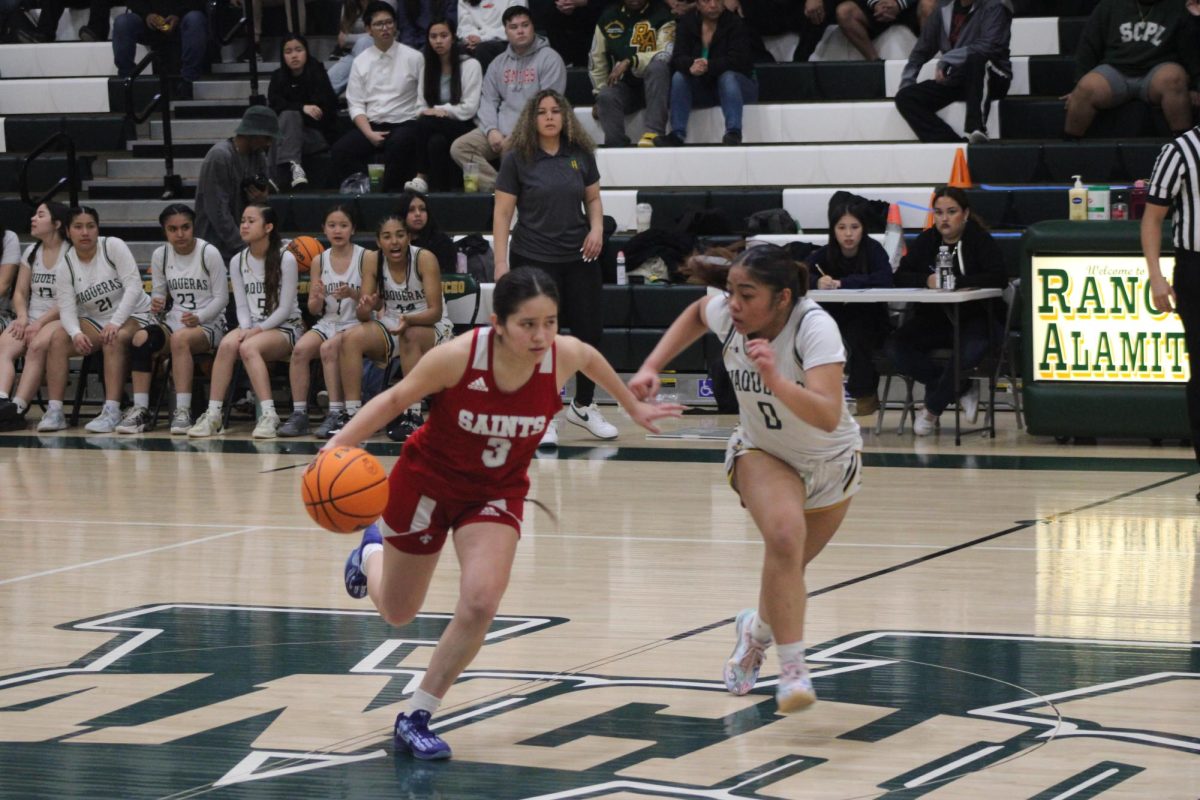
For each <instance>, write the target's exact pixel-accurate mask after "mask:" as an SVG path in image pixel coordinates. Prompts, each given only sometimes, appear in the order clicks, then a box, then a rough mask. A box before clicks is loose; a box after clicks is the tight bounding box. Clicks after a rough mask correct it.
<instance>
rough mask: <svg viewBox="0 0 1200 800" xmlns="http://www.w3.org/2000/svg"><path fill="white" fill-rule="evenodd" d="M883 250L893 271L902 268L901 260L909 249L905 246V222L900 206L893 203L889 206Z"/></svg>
mask: <svg viewBox="0 0 1200 800" xmlns="http://www.w3.org/2000/svg"><path fill="white" fill-rule="evenodd" d="M883 249H884V250H885V251H886V252H887V254H888V259H889V260H890V261H891V264H892V271H893V272H894V271H895V270H896V267H898V266H900V259H901V257H902V256H904V255H905V254H906V253H908V248H907V247H906V246H905V244H904V220H903V219H902V218H901V216H900V206H898V205H896V204H895V203H892V204H891V205H890V206H888V213H887V228H886V230H885V232H884V235H883Z"/></svg>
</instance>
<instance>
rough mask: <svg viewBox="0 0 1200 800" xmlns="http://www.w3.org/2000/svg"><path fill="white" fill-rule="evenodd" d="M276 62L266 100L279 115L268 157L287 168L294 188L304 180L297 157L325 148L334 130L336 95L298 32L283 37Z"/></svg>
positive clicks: (301, 184) (275, 163) (278, 165)
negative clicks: (277, 65)
mask: <svg viewBox="0 0 1200 800" xmlns="http://www.w3.org/2000/svg"><path fill="white" fill-rule="evenodd" d="M279 62H280V63H279V68H278V69H276V70H275V72H274V73H273V74H272V75H271V84H270V86H269V87H268V88H267V102H268V103H269V104H270V106H271V108H272V109H274V111H275V113H276V114H277V115H278V116H279V139H278V141H276V143H275V147H274V153H273V154H272V156H271V159H270V161H271V163H272V164H273V165H275V166H276V167H284V168H286V169H287V170H288V171H289V177H290V179H291V185H292V188H293V189H295V188H296V187H298V186H303V185H304V184H306V183H308V175H306V174H305V172H304V167H303V166H302V165H301V163H300V162H301V159H302V158H303V157H304V156H306V155H311V154H313V153H322V152H324V151H326V150H328V149H329V140H330V138H332V136H333V134H334V133H335V132H336V130H337V114H338V107H337V95H335V94H334V93H333V86H331V85H330V83H329V75H327V74H326V72H325V70H324V68H322V67H321V65H320V63H318V62H317V61H316V60H315V59H312V58H309V52H308V40H307V39H305V38H304V37H303V36H301V35H300V34H298V33H291V34H288V35H286V36H284V37H283V42H282V43H281V44H280V45H279Z"/></svg>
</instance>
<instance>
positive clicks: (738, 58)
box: [654, 0, 758, 147]
mask: <svg viewBox="0 0 1200 800" xmlns="http://www.w3.org/2000/svg"><path fill="white" fill-rule="evenodd" d="M754 50H755V43H754V33H753V32H752V31H751V30H750V29H749V28H748V27H747V26H746V23H744V22H743V21H742V18H741V17H739V16H738V15H737V14H735V13H733V12H732V11H728V10H726V9H725V8H724V7H723V6H722V5H721V0H697V3H696V10H695V11H693V12H691V13H689V14H686V15H685V16H683V17H681V18H680V19H679V23H678V26H677V27H676V29H675V48H674V51H673V52H672V54H671V68H672V69H673V70H674V74H673V75H672V76H671V112H670V114H671V125H670V127H671V130H670V132H669V133H668V134H667V135H666V136H659V137H658V138H657V139H655V140H654V144H655V145H656V146H660V147H678V146H680V145H682V144H683V143H684V142H685V141H687V125H688V117H689V116H691V113H692V107H693V106H695V107H696V108H708V107H710V106H715V105H718V104H719V105H720V106H721V113H722V114H723V115H724V117H725V136H724V138H723V139H722V140H721V142H722V144H727V145H739V144H741V143H742V109H743V107H744V106H745V104H746V103H753V102H755V101H756V100H758V82H757V81H756V80H755V78H754Z"/></svg>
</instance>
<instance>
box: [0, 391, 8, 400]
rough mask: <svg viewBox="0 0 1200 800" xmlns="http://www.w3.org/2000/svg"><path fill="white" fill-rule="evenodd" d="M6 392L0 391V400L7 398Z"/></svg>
mask: <svg viewBox="0 0 1200 800" xmlns="http://www.w3.org/2000/svg"><path fill="white" fill-rule="evenodd" d="M7 399H8V392H0V400H7Z"/></svg>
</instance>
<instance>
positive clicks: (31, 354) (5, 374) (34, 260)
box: [0, 203, 71, 433]
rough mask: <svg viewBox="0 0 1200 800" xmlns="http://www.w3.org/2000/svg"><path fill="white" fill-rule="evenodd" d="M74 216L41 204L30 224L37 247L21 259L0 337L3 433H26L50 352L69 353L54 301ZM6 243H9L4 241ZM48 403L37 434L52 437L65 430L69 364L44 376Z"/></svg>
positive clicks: (57, 206)
mask: <svg viewBox="0 0 1200 800" xmlns="http://www.w3.org/2000/svg"><path fill="white" fill-rule="evenodd" d="M70 219H71V217H70V212H69V211H68V209H67V207H66V206H65V205H63V204H62V203H42V204H41V205H39V206H38V207H37V210H36V211H35V212H34V214H33V219H32V220H30V225H29V232H30V234H32V235H33V238H34V239H36V240H37V241H36V242H35V243H33V244H32V245H30V246H29V247H28V248H26V250H25V254H24V256H23V257H22V259H21V267H20V272H19V274H18V278H17V291H16V295H15V297H14V301H15V305H16V319H15V320H14V321H13V323H12V324H11V325H9V326H8V327H7V328H5V330H4V333H3V335H0V365H2V366H0V393H3V400H0V431H10V430H21V429H23V428H24V427H25V412H26V411H28V410H29V404H30V403H31V402H32V401H33V398H34V395H36V394H37V393H38V389H39V388H40V387H41V385H42V371H43V369H44V368H45V367H46V366H47V364H46V356H47V354H48V353H49V351H50V350H51V348H52V345H53V346H54V348H55V349H57V350H59V351H62V352H65V351H66V348H67V347H68V346H69V339H68V337H67V334H66V331H65V330H64V329H63V326H62V323H61V322H60V321H59V311H58V301H57V297H56V296H55V288H56V281H57V271H58V268H59V267H60V266H61V265H62V263H63V256H64V255H66V252H67V250H68V249H69V248H70V246H71V244H70V242H69V241H68V240H67V226H68V225H69V224H70ZM6 238H7V237H6ZM22 354H23V355H24V356H25V366H24V368H23V369H22V370H21V382H20V383H19V384H18V385H17V390H16V391H15V392H13V394H12V397H11V398H9V397H8V393H9V392H10V391H12V382H13V378H14V376H15V371H14V370H15V367H14V362H15V361H16V359H18V358H20V357H21V356H22ZM46 379H47V383H48V384H49V395H50V400H49V403H48V404H47V406H46V413H45V414H44V415H43V416H42V419H41V421H40V422H39V423H38V432H40V433H49V432H51V431H59V430H62V429H63V428H65V427H67V422H66V417H65V416H64V415H63V397H65V396H66V393H67V362H66V360H65V359H56V360H55V361H54V362H53V363H52V364H50V370H49V371H48V372H47V373H46Z"/></svg>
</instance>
